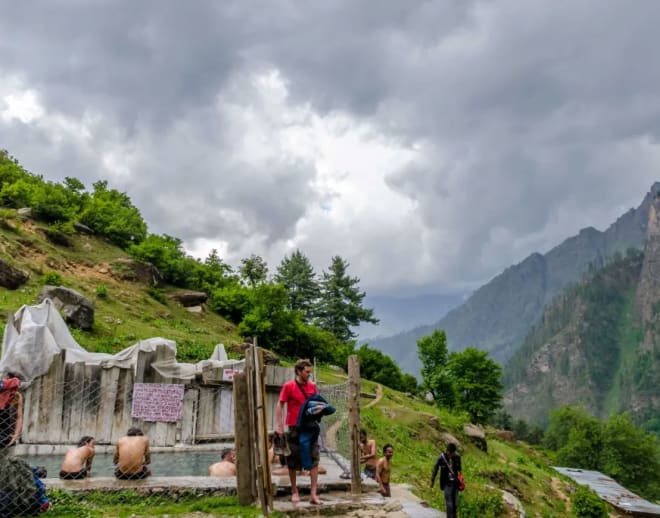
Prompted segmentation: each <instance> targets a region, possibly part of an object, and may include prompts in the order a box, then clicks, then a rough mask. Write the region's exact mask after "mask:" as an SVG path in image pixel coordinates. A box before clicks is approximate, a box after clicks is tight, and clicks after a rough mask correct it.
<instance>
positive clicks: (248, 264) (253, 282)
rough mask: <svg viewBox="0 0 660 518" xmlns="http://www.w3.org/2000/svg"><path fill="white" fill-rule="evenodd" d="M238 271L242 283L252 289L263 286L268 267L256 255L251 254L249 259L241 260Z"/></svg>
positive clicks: (266, 277)
mask: <svg viewBox="0 0 660 518" xmlns="http://www.w3.org/2000/svg"><path fill="white" fill-rule="evenodd" d="M238 271H239V273H240V274H241V278H242V279H243V281H244V282H245V283H246V284H247V285H248V286H250V287H252V288H254V287H255V286H258V285H259V284H264V283H265V282H266V280H267V279H268V265H267V264H266V261H264V260H263V258H262V257H261V256H258V255H254V254H252V255H251V256H250V257H247V258H245V259H241V267H240V268H239V269H238Z"/></svg>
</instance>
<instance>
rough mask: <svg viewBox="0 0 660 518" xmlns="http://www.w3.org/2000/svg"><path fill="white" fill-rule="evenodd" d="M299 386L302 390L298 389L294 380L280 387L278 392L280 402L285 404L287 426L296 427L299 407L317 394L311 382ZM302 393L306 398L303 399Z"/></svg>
mask: <svg viewBox="0 0 660 518" xmlns="http://www.w3.org/2000/svg"><path fill="white" fill-rule="evenodd" d="M300 386H301V387H302V390H300V388H299V387H298V385H297V383H296V380H295V379H293V380H290V381H287V382H286V383H285V384H284V385H282V390H281V391H280V401H281V402H282V403H286V420H285V424H286V425H287V426H296V423H297V422H298V414H299V413H300V407H301V406H302V405H303V403H304V402H305V400H306V399H307V398H308V397H310V396H313V395H314V394H316V392H317V390H316V385H314V383H313V382H311V381H308V382H307V383H301V384H300ZM303 391H305V395H306V396H307V397H303Z"/></svg>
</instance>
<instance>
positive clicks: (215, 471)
mask: <svg viewBox="0 0 660 518" xmlns="http://www.w3.org/2000/svg"><path fill="white" fill-rule="evenodd" d="M220 458H221V459H222V460H221V461H220V462H216V463H215V464H211V465H210V466H209V477H235V476H236V450H232V449H231V448H225V449H224V450H222V454H221V455H220Z"/></svg>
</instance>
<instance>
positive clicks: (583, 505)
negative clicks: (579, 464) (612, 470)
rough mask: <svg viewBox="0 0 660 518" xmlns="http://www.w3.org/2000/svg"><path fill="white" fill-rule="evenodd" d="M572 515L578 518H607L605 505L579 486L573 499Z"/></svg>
mask: <svg viewBox="0 0 660 518" xmlns="http://www.w3.org/2000/svg"><path fill="white" fill-rule="evenodd" d="M573 514H574V515H575V516H577V517H579V518H607V516H608V515H609V513H608V512H607V505H605V502H603V501H602V500H601V499H600V497H599V496H598V495H597V494H596V493H594V492H593V491H591V490H590V489H589V488H587V487H585V486H579V487H578V489H577V491H576V492H575V496H574V497H573Z"/></svg>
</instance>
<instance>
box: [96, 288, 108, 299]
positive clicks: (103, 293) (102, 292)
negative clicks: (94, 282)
mask: <svg viewBox="0 0 660 518" xmlns="http://www.w3.org/2000/svg"><path fill="white" fill-rule="evenodd" d="M96 296H97V297H98V298H100V299H105V298H107V297H108V288H106V287H105V284H99V285H98V286H97V287H96Z"/></svg>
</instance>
